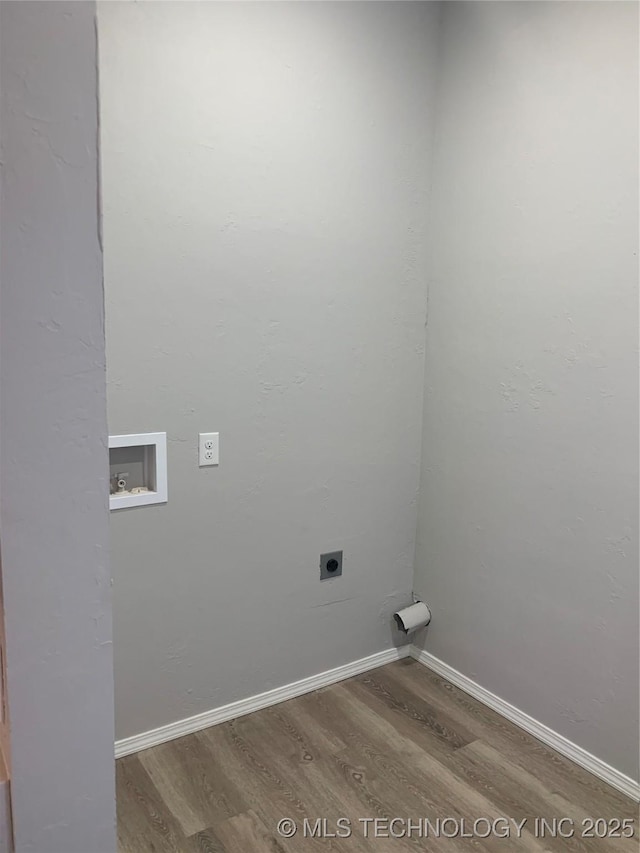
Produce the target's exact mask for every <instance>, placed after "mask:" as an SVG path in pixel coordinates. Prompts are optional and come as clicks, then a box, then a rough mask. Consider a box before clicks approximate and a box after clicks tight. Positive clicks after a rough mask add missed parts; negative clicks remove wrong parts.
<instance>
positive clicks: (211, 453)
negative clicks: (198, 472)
mask: <svg viewBox="0 0 640 853" xmlns="http://www.w3.org/2000/svg"><path fill="white" fill-rule="evenodd" d="M219 461H220V433H219V432H201V433H200V436H199V441H198V464H199V466H200V467H201V468H204V466H205V465H217V464H218V463H219Z"/></svg>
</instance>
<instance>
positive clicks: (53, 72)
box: [0, 2, 116, 853]
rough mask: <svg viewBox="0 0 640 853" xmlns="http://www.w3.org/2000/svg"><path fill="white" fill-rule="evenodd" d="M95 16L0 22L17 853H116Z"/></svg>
mask: <svg viewBox="0 0 640 853" xmlns="http://www.w3.org/2000/svg"><path fill="white" fill-rule="evenodd" d="M94 24H95V5H94V4H93V3H90V2H84V3H74V2H69V3H58V2H55V3H51V2H45V3H38V2H32V3H2V4H0V32H1V43H0V53H1V57H2V59H1V68H0V72H1V84H2V112H1V122H0V126H1V130H2V139H1V142H2V157H1V160H2V164H3V167H2V204H1V210H2V215H1V227H0V231H1V234H2V245H1V253H0V256H1V269H0V272H1V282H2V284H1V291H0V341H1V344H0V405H1V414H2V433H1V435H0V533H1V537H2V572H3V588H4V600H5V607H6V626H5V627H6V640H7V663H8V672H7V675H8V697H9V706H10V715H11V722H12V731H11V740H12V743H11V747H12V796H13V810H14V827H15V838H16V851H17V853H27V851H29V853H89V851H90V853H114V851H115V849H116V837H115V805H114V778H113V777H114V762H113V673H112V647H111V603H110V587H109V570H108V564H107V556H106V547H107V537H108V514H107V451H106V434H107V429H106V406H105V394H106V390H105V349H104V326H103V292H102V256H101V251H100V246H99V244H98V222H97V213H98V192H97V190H98V186H97V166H98V163H97V159H98V156H97V100H96V40H95V29H94Z"/></svg>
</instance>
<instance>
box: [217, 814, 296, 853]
mask: <svg viewBox="0 0 640 853" xmlns="http://www.w3.org/2000/svg"><path fill="white" fill-rule="evenodd" d="M217 834H218V835H219V836H220V837H221V839H222V842H223V844H224V846H225V849H226V851H227V853H249V851H251V853H284V851H283V849H282V847H281V846H280V844H279V842H278V841H277V840H276V839H275V838H274V837H273V835H272V834H271V833H270V832H269V831H268V829H267V828H266V827H265V826H264V824H263V823H262V821H261V820H260V818H259V817H258V815H257V814H256V813H255V812H252V811H249V812H246V814H241V815H237V816H236V817H232V818H230V819H229V820H227V821H224V823H221V824H220V826H219V827H218V829H217Z"/></svg>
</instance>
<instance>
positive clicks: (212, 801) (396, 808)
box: [117, 660, 639, 853]
mask: <svg viewBox="0 0 640 853" xmlns="http://www.w3.org/2000/svg"><path fill="white" fill-rule="evenodd" d="M117 779H118V786H117V797H118V835H119V843H120V850H121V851H122V853H146V851H153V852H154V853H165V851H171V853H176V851H179V853H196V851H197V853H267V851H268V853H305V851H309V853H312V851H324V853H327V851H384V853H403V851H420V850H437V851H442V853H457V851H497V852H498V853H511V851H531V852H532V853H533V851H556V850H568V851H574V850H575V851H587V853H588V851H596V850H597V851H623V853H624V851H629V853H631V851H633V853H636V851H638V848H639V842H638V820H637V817H638V810H637V806H636V804H634V803H633V802H631V801H630V800H628V799H626V798H625V797H624V796H623V795H622V794H618V793H617V792H616V791H614V790H613V789H611V788H609V787H608V786H607V785H605V784H604V783H602V782H600V781H599V780H598V779H596V778H595V777H594V776H592V775H591V774H589V773H587V772H586V771H584V770H582V769H581V768H579V767H577V766H576V765H575V764H573V763H571V762H570V761H568V760H567V759H565V758H563V757H561V756H560V755H558V754H557V753H555V752H553V751H552V750H550V749H547V748H546V747H545V746H543V745H542V744H541V743H540V742H539V741H537V740H535V739H534V738H532V737H530V736H529V735H527V734H525V733H524V732H523V731H521V730H520V729H518V728H517V727H516V726H513V725H512V724H511V723H509V722H507V721H506V720H504V719H503V718H502V717H500V716H498V715H497V714H495V713H494V712H492V711H490V710H489V709H487V708H486V707H485V706H484V705H481V704H480V703H478V702H476V701H475V700H474V699H472V698H470V697H469V696H467V694H465V693H463V692H462V691H460V690H458V689H457V688H455V687H453V686H451V685H450V684H448V682H446V681H443V680H442V679H441V678H439V677H438V676H436V675H434V674H432V673H431V672H430V671H429V670H427V669H425V668H424V667H423V666H421V665H420V664H418V663H416V662H414V661H408V660H406V661H399V662H397V663H392V664H390V665H388V666H384V667H381V668H380V669H376V670H373V671H372V672H368V673H366V674H364V675H360V676H357V677H356V678H352V679H350V680H348V681H343V682H341V683H340V684H336V685H333V686H331V687H327V688H325V689H323V690H319V691H317V692H315V693H310V694H308V695H306V696H302V697H300V698H298V699H292V700H290V701H288V702H285V703H283V704H281V705H276V706H274V707H272V708H268V709H265V710H263V711H258V712H256V713H255V714H251V715H249V716H246V717H241V718H239V719H237V720H233V721H231V722H228V723H223V724H222V725H219V726H215V727H213V728H210V729H207V730H205V731H201V732H197V733H196V734H192V735H189V736H187V737H184V738H182V739H180V740H175V741H172V742H170V743H167V744H163V745H161V746H157V747H154V748H153V749H148V750H145V751H144V752H140V753H138V754H137V755H133V756H128V757H126V758H122V759H120V760H119V761H118V762H117ZM283 818H291V819H292V820H294V821H295V822H296V824H297V826H298V831H297V833H296V835H295V836H294V837H292V838H284V837H282V836H281V835H279V834H278V832H277V824H278V822H279V821H280V820H281V819H283ZM318 818H319V819H326V823H325V824H323V823H322V822H321V823H319V824H317V825H316V820H317V819H318ZM339 818H346V819H349V820H350V821H351V826H350V829H351V837H348V838H343V837H330V836H329V833H332V832H333V833H336V832H339V833H346V832H347V831H349V825H348V823H347V821H346V820H345V821H344V822H342V823H340V824H337V821H338V819H339ZM375 818H378V819H379V823H378V824H377V825H376V824H374V823H373V819H375ZM393 818H399V819H400V820H398V821H395V822H394V823H389V821H390V820H391V819H393ZM425 818H428V819H429V821H430V825H428V826H427V825H426V824H425V822H424V819H425ZM445 818H449V819H450V820H448V821H445ZM542 818H546V820H547V827H553V820H554V819H556V820H558V819H561V818H566V819H568V820H565V821H564V822H563V823H561V824H556V826H557V827H558V833H559V835H561V834H563V835H565V836H566V835H570V834H572V835H573V837H559V835H558V837H551V834H550V830H549V829H548V828H547V833H546V837H544V838H542V837H540V831H541V824H540V821H539V819H542ZM305 819H306V820H307V835H308V837H306V838H305V837H304V831H305ZM369 819H371V820H369ZM438 819H439V820H440V823H438ZM511 819H512V820H515V821H517V822H518V825H519V826H522V821H523V820H524V819H526V823H525V824H524V826H523V828H522V830H521V836H520V837H517V835H518V831H517V829H516V826H515V824H513V823H512V822H511ZM536 819H538V823H537V824H536ZM595 819H604V821H606V823H605V822H602V821H601V822H600V823H597V824H595V826H594V827H593V834H594V835H596V834H606V835H611V834H613V835H614V836H615V835H616V834H618V833H619V834H624V833H626V832H628V831H629V830H628V829H625V828H623V827H625V824H623V823H622V822H623V821H624V820H625V819H627V820H631V821H633V829H634V833H635V835H634V837H633V838H616V837H609V838H598V837H582V836H583V835H584V833H587V834H589V829H590V821H592V820H595ZM408 821H411V823H408ZM493 821H497V822H496V823H491V822H493ZM618 822H619V823H618ZM626 826H628V824H627V825H626ZM312 829H315V831H316V833H318V835H317V836H316V837H312V836H311V834H310V832H311V830H312ZM438 829H439V831H440V837H439V838H438V837H433V835H434V830H435V832H436V833H437V831H438ZM427 831H428V832H429V833H430V834H429V837H425V836H426V832H427ZM489 831H491V834H489V835H488V837H486V838H485V837H481V836H484V835H487V833H488V832H489ZM322 832H324V835H325V837H324V838H321V837H318V836H319V834H320V833H322ZM506 832H508V833H509V835H508V836H506ZM385 834H386V835H388V836H391V837H384V835H385ZM403 835H404V837H401V836H403ZM469 835H471V836H472V837H464V836H469ZM327 836H329V837H327ZM375 836H377V837H375ZM394 836H395V837H394ZM399 836H400V837H399ZM408 836H411V837H408Z"/></svg>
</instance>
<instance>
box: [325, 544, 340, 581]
mask: <svg viewBox="0 0 640 853" xmlns="http://www.w3.org/2000/svg"><path fill="white" fill-rule="evenodd" d="M341 575H342V551H330V552H329V553H328V554H320V580H321V581H326V580H329V579H330V578H339V577H340V576H341Z"/></svg>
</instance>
